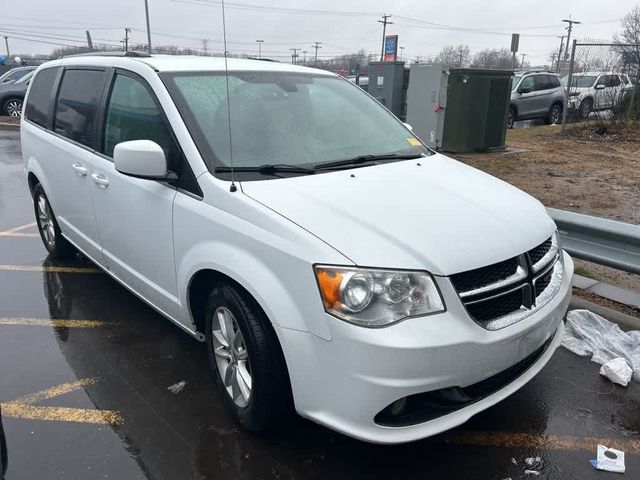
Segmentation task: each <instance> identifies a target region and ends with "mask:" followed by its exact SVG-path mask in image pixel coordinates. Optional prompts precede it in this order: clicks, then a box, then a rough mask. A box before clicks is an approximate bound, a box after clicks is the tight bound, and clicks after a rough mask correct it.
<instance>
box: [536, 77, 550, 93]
mask: <svg viewBox="0 0 640 480" xmlns="http://www.w3.org/2000/svg"><path fill="white" fill-rule="evenodd" d="M533 78H534V85H535V87H536V88H535V89H536V90H547V89H549V88H550V86H549V82H548V80H547V78H548V75H535V76H534V77H533Z"/></svg>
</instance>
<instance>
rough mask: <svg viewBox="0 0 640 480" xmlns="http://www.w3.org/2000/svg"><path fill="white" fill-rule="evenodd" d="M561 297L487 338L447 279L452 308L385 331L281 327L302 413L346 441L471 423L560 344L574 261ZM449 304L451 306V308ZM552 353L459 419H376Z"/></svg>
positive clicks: (341, 325)
mask: <svg viewBox="0 0 640 480" xmlns="http://www.w3.org/2000/svg"><path fill="white" fill-rule="evenodd" d="M563 255H564V263H565V271H564V276H563V279H562V283H561V286H560V289H559V291H558V293H557V294H556V296H555V297H554V298H553V299H552V300H551V301H549V303H547V304H546V305H545V306H544V307H541V308H540V309H539V310H538V311H537V312H535V313H534V314H532V315H531V316H529V317H527V318H525V319H524V320H522V321H520V322H518V323H516V324H514V325H511V326H508V327H506V328H503V329H500V330H497V331H488V330H485V329H483V328H482V327H480V326H479V325H477V324H476V323H475V322H474V321H473V320H471V318H470V317H469V316H468V314H467V312H466V311H465V310H464V307H463V306H462V304H461V303H460V302H459V301H457V302H456V301H453V299H454V298H457V294H456V292H455V290H454V289H453V287H452V286H451V283H450V282H449V280H448V279H443V278H440V279H438V283H439V286H440V289H441V291H442V294H443V297H444V298H445V302H447V308H448V310H447V311H446V312H444V313H442V314H438V315H432V316H427V317H420V318H411V319H407V320H405V321H403V322H400V323H398V324H395V325H393V326H390V327H387V328H379V329H367V328H361V327H357V326H354V325H351V324H348V323H346V322H343V321H340V320H338V319H335V318H333V317H331V316H329V315H326V321H327V322H328V323H329V325H330V329H331V333H332V340H331V341H325V340H322V339H320V338H318V337H315V336H313V335H311V334H308V333H305V332H300V331H296V330H288V329H283V328H278V327H276V332H277V334H278V337H279V338H280V341H281V343H282V345H283V350H284V351H285V357H286V360H287V365H288V368H289V374H290V378H291V384H292V388H293V394H294V400H295V405H296V410H297V411H298V413H300V415H302V416H304V417H307V418H309V419H311V420H313V421H315V422H317V423H320V424H322V425H325V426H327V427H329V428H331V429H333V430H337V431H339V432H341V433H344V434H346V435H348V436H351V437H355V438H358V439H361V440H365V441H369V442H374V443H403V442H410V441H413V440H418V439H420V438H424V437H428V436H431V435H435V434H437V433H440V432H442V431H445V430H449V429H451V428H453V427H455V426H458V425H460V424H462V423H464V422H466V421H467V420H468V419H469V418H471V417H472V416H473V415H475V414H477V413H479V412H481V411H483V410H485V409H487V408H488V407H490V406H492V405H494V404H496V403H497V402H499V401H501V400H503V399H504V398H506V397H507V396H509V395H511V394H512V393H514V392H515V391H516V390H518V389H519V388H520V387H522V386H523V385H524V384H526V383H527V382H528V381H529V380H531V378H533V377H534V376H535V375H536V374H537V373H538V372H539V371H540V370H541V369H542V367H544V365H545V364H546V363H547V362H548V361H549V359H550V358H551V356H552V355H553V353H554V351H555V349H556V348H557V347H558V346H559V345H560V342H561V340H562V335H563V331H564V323H563V321H562V320H563V318H564V316H565V314H566V311H567V308H568V304H569V300H570V297H571V280H572V276H573V262H572V261H571V259H570V257H569V256H568V255H567V254H566V253H564V254H563ZM447 300H448V301H447ZM546 342H548V346H547V347H546V349H544V351H543V352H542V353H541V354H540V355H539V356H537V357H535V355H534V357H535V358H536V359H535V361H533V363H531V364H530V366H529V367H528V368H527V369H526V370H524V371H523V372H522V373H521V374H519V375H518V376H517V377H516V378H514V379H513V380H511V381H509V382H508V383H506V384H505V385H504V386H502V387H501V388H499V389H498V390H497V391H493V392H492V393H490V394H488V395H487V396H485V397H483V398H481V399H479V400H477V401H475V402H474V403H471V404H469V405H468V406H464V407H463V408H460V409H458V410H456V411H454V412H452V413H447V414H445V415H443V416H440V417H437V418H434V419H432V420H429V421H426V422H423V423H417V424H413V425H409V426H394V427H389V426H383V425H380V424H378V423H376V422H375V421H374V418H375V417H376V415H377V414H378V413H379V412H380V411H382V410H383V409H384V408H385V407H387V406H388V405H390V404H391V403H393V402H394V401H396V400H399V399H401V398H404V397H407V396H410V395H416V394H420V393H424V392H429V391H433V390H439V389H446V388H449V387H463V388H464V387H468V386H471V385H475V384H478V383H479V382H482V381H484V380H487V379H490V378H491V377H495V376H496V375H497V374H499V373H501V372H504V371H505V370H507V369H508V368H510V367H512V366H514V365H516V364H518V363H519V362H521V361H522V360H523V359H525V358H527V357H529V356H532V354H534V353H535V352H536V351H538V350H539V349H540V348H541V347H542V346H543V345H544V344H545V343H546Z"/></svg>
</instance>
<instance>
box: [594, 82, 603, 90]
mask: <svg viewBox="0 0 640 480" xmlns="http://www.w3.org/2000/svg"><path fill="white" fill-rule="evenodd" d="M596 90H604V84H603V83H599V84H598V85H596Z"/></svg>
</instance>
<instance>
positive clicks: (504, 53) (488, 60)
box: [471, 48, 520, 70]
mask: <svg viewBox="0 0 640 480" xmlns="http://www.w3.org/2000/svg"><path fill="white" fill-rule="evenodd" d="M511 62H512V54H511V52H510V51H509V50H508V49H506V48H502V49H497V48H486V49H484V50H481V51H479V52H478V53H476V54H475V55H474V56H473V62H472V63H471V66H472V67H473V68H491V69H496V70H510V69H511ZM519 66H520V62H519V61H518V59H517V58H516V63H515V66H514V68H518V67H519Z"/></svg>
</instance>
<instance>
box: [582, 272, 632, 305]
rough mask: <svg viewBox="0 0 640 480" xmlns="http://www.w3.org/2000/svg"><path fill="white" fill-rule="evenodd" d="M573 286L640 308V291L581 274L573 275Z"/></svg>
mask: <svg viewBox="0 0 640 480" xmlns="http://www.w3.org/2000/svg"><path fill="white" fill-rule="evenodd" d="M573 286H574V287H576V288H579V289H581V290H586V291H588V292H591V293H594V294H596V295H598V296H599V297H603V298H606V299H609V300H613V301H614V302H618V303H622V304H623V305H627V306H629V307H631V308H638V309H640V293H638V292H634V291H633V290H627V289H625V288H620V287H616V286H615V285H609V284H607V283H603V282H600V281H598V280H593V279H591V278H587V277H583V276H581V275H574V276H573Z"/></svg>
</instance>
